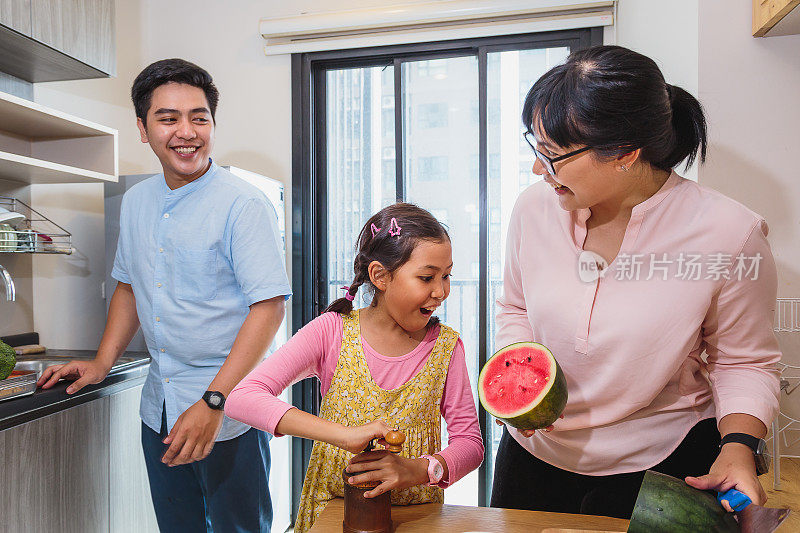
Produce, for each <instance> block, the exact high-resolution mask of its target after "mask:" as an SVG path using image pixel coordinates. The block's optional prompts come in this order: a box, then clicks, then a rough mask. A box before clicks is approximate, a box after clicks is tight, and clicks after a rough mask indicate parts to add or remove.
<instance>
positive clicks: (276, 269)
mask: <svg viewBox="0 0 800 533" xmlns="http://www.w3.org/2000/svg"><path fill="white" fill-rule="evenodd" d="M281 248H282V242H281V237H280V233H279V231H278V224H277V217H276V215H275V208H274V207H273V206H272V204H271V203H270V201H269V200H268V199H267V198H266V197H265V196H264V194H263V193H261V191H259V190H258V189H257V188H255V187H253V186H252V185H250V184H248V183H247V182H245V181H243V180H241V179H239V178H237V177H236V176H234V175H233V174H231V173H230V172H228V171H227V170H225V169H222V168H219V167H218V166H217V165H216V164H214V163H212V164H211V167H210V168H209V170H208V171H207V172H206V173H205V174H204V175H203V176H201V177H200V178H198V179H196V180H194V181H192V182H191V183H188V184H186V185H184V186H183V187H180V188H178V189H175V190H171V189H170V188H169V187H168V186H167V184H166V181H165V180H164V175H163V174H157V175H155V176H153V177H151V178H148V179H146V180H144V181H142V182H140V183H138V184H136V185H135V186H134V187H132V188H131V189H130V190H129V191H128V192H127V193H125V196H124V197H123V199H122V209H121V212H120V232H119V243H118V244H117V254H116V258H115V260H114V268H113V270H112V272H111V275H112V276H113V277H114V278H115V279H117V280H118V281H121V282H123V283H129V284H131V286H132V287H133V294H134V296H135V297H136V311H137V313H138V315H139V322H140V323H141V326H142V332H143V334H144V338H145V341H146V343H147V349H148V351H149V352H150V356H151V357H152V363H151V364H150V373H149V374H148V376H147V380H146V381H145V384H144V390H143V391H142V401H141V405H140V409H139V413H140V415H141V417H142V421H143V422H144V423H145V424H147V426H148V427H150V428H151V429H152V430H153V431H155V432H159V431H160V429H161V413H162V406H166V419H167V428H168V430H172V426H173V425H174V424H175V422H176V420H177V419H178V416H180V415H181V413H183V412H184V411H185V410H186V409H188V408H189V407H190V406H191V405H192V404H193V403H195V402H197V401H198V400H200V399H201V398H202V396H203V393H204V392H205V391H206V390H207V389H208V385H209V384H210V383H211V381H212V380H213V379H214V376H216V375H217V372H219V369H220V368H221V367H222V364H223V363H224V362H225V358H226V357H227V356H228V354H229V353H230V350H231V347H232V346H233V341H234V340H235V339H236V335H237V334H238V332H239V329H240V328H241V327H242V324H243V323H244V320H245V318H246V317H247V314H248V312H249V306H250V305H252V304H254V303H256V302H260V301H262V300H268V299H270V298H274V297H276V296H281V295H285V296H286V298H288V297H289V295H290V294H291V289H290V287H289V281H288V279H287V276H286V268H285V266H284V260H283V255H282V253H281ZM248 429H249V426H247V425H245V424H242V423H241V422H238V421H235V420H231V419H230V418H228V417H227V416H226V417H225V419H224V421H223V423H222V429H221V430H220V432H219V435H218V436H217V440H218V441H221V440H228V439H232V438H234V437H237V436H239V435H241V434H242V433H244V432H245V431H247V430H248Z"/></svg>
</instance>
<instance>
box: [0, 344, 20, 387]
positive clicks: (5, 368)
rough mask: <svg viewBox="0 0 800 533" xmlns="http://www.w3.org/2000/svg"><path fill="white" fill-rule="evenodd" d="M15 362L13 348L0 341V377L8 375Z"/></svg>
mask: <svg viewBox="0 0 800 533" xmlns="http://www.w3.org/2000/svg"><path fill="white" fill-rule="evenodd" d="M16 364H17V354H16V353H15V352H14V348H12V347H11V346H9V345H8V344H6V343H4V342H3V341H0V379H6V378H7V377H8V376H10V375H11V372H12V371H13V370H14V366H15V365H16Z"/></svg>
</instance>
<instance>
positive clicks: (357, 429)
mask: <svg viewBox="0 0 800 533" xmlns="http://www.w3.org/2000/svg"><path fill="white" fill-rule="evenodd" d="M391 430H392V428H390V427H389V424H387V423H386V422H384V421H383V420H376V421H375V422H370V423H369V424H364V425H363V426H353V427H347V426H341V430H340V435H339V437H338V438H337V439H336V442H332V443H331V444H333V445H334V446H338V447H339V448H342V449H344V450H347V451H348V452H351V453H359V452H363V451H364V448H366V447H367V445H368V444H369V443H370V441H371V440H372V439H382V438H383V437H385V436H386V434H387V433H388V432H390V431H391Z"/></svg>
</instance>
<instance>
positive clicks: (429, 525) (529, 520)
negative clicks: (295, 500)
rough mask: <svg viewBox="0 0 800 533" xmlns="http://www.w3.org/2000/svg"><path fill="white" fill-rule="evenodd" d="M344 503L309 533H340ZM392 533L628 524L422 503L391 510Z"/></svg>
mask: <svg viewBox="0 0 800 533" xmlns="http://www.w3.org/2000/svg"><path fill="white" fill-rule="evenodd" d="M343 516H344V500H342V499H341V498H336V499H334V500H332V501H331V502H330V503H329V504H328V506H327V507H326V508H325V510H324V511H322V513H321V514H320V516H319V518H317V521H316V522H315V523H314V527H312V528H311V530H310V532H309V533H312V532H313V533H334V532H335V533H340V532H341V531H342V518H343ZM392 521H393V522H394V524H395V528H396V529H395V533H412V532H420V533H459V532H460V533H467V532H498V533H499V532H503V533H556V532H560V533H584V532H606V533H625V532H626V531H627V530H628V520H622V519H619V518H608V517H604V516H590V515H576V514H563V513H545V512H540V511H519V510H516V509H496V508H494V507H467V506H462V505H442V504H439V503H425V504H422V505H407V506H392Z"/></svg>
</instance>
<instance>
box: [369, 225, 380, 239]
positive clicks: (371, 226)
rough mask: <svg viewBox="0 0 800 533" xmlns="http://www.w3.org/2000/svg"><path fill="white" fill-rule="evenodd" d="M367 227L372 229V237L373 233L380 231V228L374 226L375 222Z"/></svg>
mask: <svg viewBox="0 0 800 533" xmlns="http://www.w3.org/2000/svg"><path fill="white" fill-rule="evenodd" d="M369 229H371V230H372V237H373V238H374V237H375V235H377V234H378V233H380V231H381V228H379V227H378V226H376V225H375V223H372V224H370V226H369Z"/></svg>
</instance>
